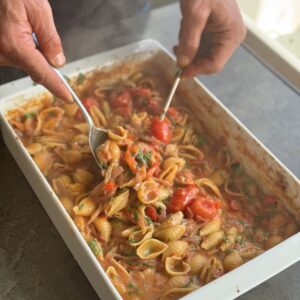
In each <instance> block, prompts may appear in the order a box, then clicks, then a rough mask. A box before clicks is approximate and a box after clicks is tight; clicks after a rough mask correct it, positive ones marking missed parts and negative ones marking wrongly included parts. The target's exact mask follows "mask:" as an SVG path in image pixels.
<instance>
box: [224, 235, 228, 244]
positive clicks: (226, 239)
mask: <svg viewBox="0 0 300 300" xmlns="http://www.w3.org/2000/svg"><path fill="white" fill-rule="evenodd" d="M223 241H224V242H225V243H226V244H229V243H230V240H229V238H228V237H227V236H226V235H225V236H224V237H223Z"/></svg>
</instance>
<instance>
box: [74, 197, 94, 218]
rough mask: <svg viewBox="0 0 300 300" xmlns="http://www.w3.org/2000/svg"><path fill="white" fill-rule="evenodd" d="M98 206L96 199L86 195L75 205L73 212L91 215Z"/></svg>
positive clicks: (84, 215) (86, 215) (83, 215)
mask: <svg viewBox="0 0 300 300" xmlns="http://www.w3.org/2000/svg"><path fill="white" fill-rule="evenodd" d="M96 208H97V205H96V203H95V201H94V200H93V199H92V198H90V197H86V198H84V199H82V200H81V201H80V202H79V203H78V205H76V206H74V207H73V212H74V214H75V215H76V216H82V217H90V216H91V215H92V213H93V212H94V211H95V210H96Z"/></svg>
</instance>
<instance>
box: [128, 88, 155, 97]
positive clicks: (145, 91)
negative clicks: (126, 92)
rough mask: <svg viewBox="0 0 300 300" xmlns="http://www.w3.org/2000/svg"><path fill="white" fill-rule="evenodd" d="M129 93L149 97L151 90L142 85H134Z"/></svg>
mask: <svg viewBox="0 0 300 300" xmlns="http://www.w3.org/2000/svg"><path fill="white" fill-rule="evenodd" d="M131 94H132V95H133V96H140V97H147V98H149V97H151V94H152V92H151V90H150V89H147V88H142V87H136V88H132V89H131Z"/></svg>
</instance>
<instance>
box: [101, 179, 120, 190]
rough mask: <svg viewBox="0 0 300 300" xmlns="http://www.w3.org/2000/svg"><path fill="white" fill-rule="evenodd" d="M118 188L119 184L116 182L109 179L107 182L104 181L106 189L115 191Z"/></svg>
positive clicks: (104, 188)
mask: <svg viewBox="0 0 300 300" xmlns="http://www.w3.org/2000/svg"><path fill="white" fill-rule="evenodd" d="M116 189H117V185H116V184H115V183H114V182H112V181H109V182H107V183H104V186H103V190H104V191H106V192H114V191H115V190H116Z"/></svg>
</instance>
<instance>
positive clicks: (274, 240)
mask: <svg viewBox="0 0 300 300" xmlns="http://www.w3.org/2000/svg"><path fill="white" fill-rule="evenodd" d="M282 241H283V237H282V236H280V235H272V236H270V237H269V238H268V239H267V240H266V242H265V248H266V249H270V248H272V247H274V246H276V245H277V244H279V243H280V242H282Z"/></svg>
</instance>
